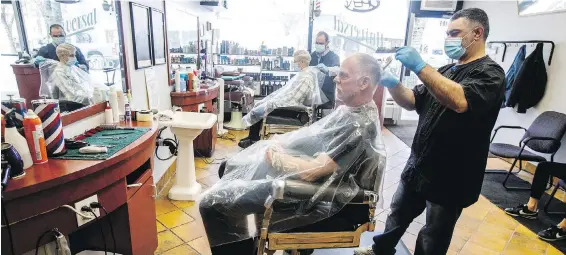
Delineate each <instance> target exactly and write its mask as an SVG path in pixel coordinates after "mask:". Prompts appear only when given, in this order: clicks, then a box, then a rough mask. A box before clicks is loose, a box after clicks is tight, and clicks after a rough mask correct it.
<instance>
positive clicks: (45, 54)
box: [35, 24, 89, 72]
mask: <svg viewBox="0 0 566 255" xmlns="http://www.w3.org/2000/svg"><path fill="white" fill-rule="evenodd" d="M49 36H51V43H50V44H47V45H45V46H43V47H41V48H39V52H38V53H37V55H36V56H35V64H36V65H39V63H41V62H42V61H44V60H45V59H53V60H56V61H59V57H58V56H57V51H56V48H57V46H59V45H60V44H63V43H65V40H66V34H65V30H64V29H63V27H62V26H61V25H59V24H53V25H51V26H50V27H49ZM75 49H76V53H75V55H76V60H77V63H76V65H77V66H78V67H79V68H81V69H83V70H84V71H86V72H88V70H89V68H88V64H87V62H86V60H85V56H84V55H83V53H82V52H81V50H80V49H79V48H77V47H75Z"/></svg>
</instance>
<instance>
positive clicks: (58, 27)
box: [0, 0, 126, 112]
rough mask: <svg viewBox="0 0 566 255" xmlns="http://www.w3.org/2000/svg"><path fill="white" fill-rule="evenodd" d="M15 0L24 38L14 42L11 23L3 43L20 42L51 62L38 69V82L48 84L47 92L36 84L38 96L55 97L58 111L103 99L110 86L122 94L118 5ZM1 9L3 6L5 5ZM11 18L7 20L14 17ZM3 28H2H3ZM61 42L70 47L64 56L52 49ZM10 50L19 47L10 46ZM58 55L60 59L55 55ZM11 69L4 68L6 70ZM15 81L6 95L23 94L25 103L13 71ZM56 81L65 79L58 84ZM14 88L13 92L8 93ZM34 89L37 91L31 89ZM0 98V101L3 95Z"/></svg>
mask: <svg viewBox="0 0 566 255" xmlns="http://www.w3.org/2000/svg"><path fill="white" fill-rule="evenodd" d="M18 2H19V7H20V8H21V20H22V21H23V22H22V23H23V28H24V29H25V38H23V39H22V40H18V38H19V36H21V35H22V34H23V33H18V30H15V29H14V27H11V28H12V29H11V30H10V31H12V33H7V34H9V36H11V37H13V38H8V40H7V42H13V43H14V44H18V42H20V41H23V42H25V43H26V44H27V48H28V51H29V54H30V55H31V56H32V57H37V56H41V57H44V58H45V59H47V60H49V61H47V60H46V61H45V62H52V64H51V65H50V66H49V67H46V68H43V67H42V68H40V69H39V70H40V76H41V79H42V80H43V83H42V84H51V85H52V86H47V87H48V88H49V91H48V92H46V91H45V89H46V86H43V85H42V86H41V89H39V90H40V93H39V94H40V95H48V97H49V98H53V99H58V100H59V102H60V108H61V111H62V112H71V111H74V110H77V109H80V108H82V107H86V106H90V105H94V104H97V103H100V102H104V101H106V100H107V98H108V97H109V95H108V93H109V91H110V88H111V87H113V88H114V90H115V91H118V92H119V93H120V95H125V94H126V93H124V92H126V87H125V86H126V85H125V82H124V80H123V79H122V78H123V74H124V70H123V68H122V67H123V61H122V57H121V56H122V52H121V51H122V45H121V43H122V40H121V32H120V31H121V30H119V27H120V26H121V25H120V20H119V17H118V14H117V11H118V10H117V6H116V5H117V4H119V2H118V1H114V0H89V1H67V2H65V1H58V0H29V1H18ZM3 3H4V1H3ZM3 7H4V5H3ZM4 9H6V10H8V8H3V10H4ZM3 16H4V15H3ZM12 16H14V15H12ZM12 16H10V18H11V19H12V18H14V19H15V18H17V17H12ZM10 24H12V23H10ZM0 26H2V25H0ZM3 26H6V25H3ZM12 26H15V23H13V24H12ZM4 30H5V31H8V30H7V28H4ZM10 34H11V35H10ZM63 44H65V45H71V47H67V48H65V51H64V52H65V54H64V55H60V54H59V53H60V52H59V53H58V52H57V51H58V46H59V45H63ZM14 48H20V46H19V45H15V47H14ZM59 56H64V57H63V59H60V58H59ZM11 64H13V63H11ZM8 66H10V65H8ZM40 66H41V65H40ZM10 69H11V68H10ZM69 70H75V71H69ZM13 73H14V72H13V71H12V70H10V74H13ZM16 79H17V83H16V84H17V86H10V88H11V89H12V91H10V93H11V94H16V95H18V94H19V97H25V98H26V99H28V100H27V101H28V102H29V99H30V96H29V93H26V91H22V90H25V89H29V87H26V86H22V85H21V84H20V83H21V80H20V78H19V77H17V75H16ZM28 79H29V78H28ZM62 80H63V81H65V82H61V81H62ZM46 81H49V82H50V83H46ZM16 84H12V85H16ZM57 84H59V85H61V84H65V86H63V85H62V86H57ZM14 88H16V89H17V90H16V91H14ZM69 88H71V89H69ZM34 90H35V91H37V88H34ZM3 92H4V91H3ZM14 92H18V93H14ZM69 94H72V95H71V96H69ZM35 95H37V94H35ZM16 97H18V96H16ZM2 99H5V97H4V95H3V98H2ZM32 99H34V98H32ZM28 108H30V106H28Z"/></svg>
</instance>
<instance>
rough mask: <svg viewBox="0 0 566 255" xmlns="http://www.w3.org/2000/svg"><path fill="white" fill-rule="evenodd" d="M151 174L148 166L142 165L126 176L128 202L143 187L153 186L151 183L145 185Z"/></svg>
mask: <svg viewBox="0 0 566 255" xmlns="http://www.w3.org/2000/svg"><path fill="white" fill-rule="evenodd" d="M152 173H153V171H152V170H151V168H150V167H149V164H143V165H142V166H141V167H139V168H138V169H137V170H135V171H133V172H131V173H130V174H129V175H128V176H126V193H127V196H128V200H129V199H130V198H131V197H132V196H133V195H134V194H136V192H138V190H139V189H140V188H141V187H142V186H143V185H153V182H152V183H147V184H146V182H147V180H149V179H150V178H151V174H152Z"/></svg>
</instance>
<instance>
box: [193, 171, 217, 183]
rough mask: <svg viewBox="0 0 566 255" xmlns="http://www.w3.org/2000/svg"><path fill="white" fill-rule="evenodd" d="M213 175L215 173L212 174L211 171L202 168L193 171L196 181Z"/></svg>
mask: <svg viewBox="0 0 566 255" xmlns="http://www.w3.org/2000/svg"><path fill="white" fill-rule="evenodd" d="M213 174H215V173H213V172H212V171H209V170H206V169H203V168H201V169H196V170H195V175H196V178H197V180H198V179H202V178H205V177H208V176H211V175H213Z"/></svg>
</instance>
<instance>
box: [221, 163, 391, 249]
mask: <svg viewBox="0 0 566 255" xmlns="http://www.w3.org/2000/svg"><path fill="white" fill-rule="evenodd" d="M225 167H226V161H224V162H222V163H221V164H220V168H219V169H218V175H219V177H220V178H222V176H223V175H224V168H225ZM369 171H373V169H372V170H369ZM361 176H366V177H367V174H366V173H365V171H359V172H358V176H357V177H356V178H361ZM358 183H362V182H358ZM372 183H374V184H373V185H371V187H360V189H359V190H358V192H357V194H356V195H355V197H354V198H353V199H352V200H351V201H350V203H348V204H347V205H345V206H344V207H343V208H342V209H341V210H340V211H339V212H338V213H336V214H334V215H333V216H331V217H329V218H326V219H324V220H321V221H318V222H315V223H312V224H310V225H306V226H302V227H299V228H295V229H291V230H288V231H284V232H274V231H272V230H271V229H270V220H271V215H272V213H273V212H274V210H277V209H274V208H273V206H272V205H273V204H274V202H275V201H277V200H289V199H310V198H312V197H313V196H314V195H315V194H316V193H317V191H318V190H319V189H320V186H319V185H317V184H314V183H310V182H303V181H298V180H278V181H275V182H273V185H272V191H271V196H270V197H268V198H267V201H266V202H265V212H264V217H263V221H262V223H261V227H260V229H259V232H258V233H259V236H258V237H257V244H258V249H257V254H258V255H263V254H264V253H266V254H269V255H272V254H274V253H275V252H276V251H278V250H285V251H287V252H288V253H290V254H295V255H308V254H311V253H313V252H314V249H327V248H349V247H359V246H360V237H361V235H362V234H363V233H364V232H366V231H369V232H373V231H374V229H375V207H376V205H377V202H378V200H379V191H378V189H379V185H380V183H375V182H372ZM338 192H341V191H340V190H338V189H337V188H327V189H326V191H325V194H322V197H323V198H322V199H321V201H331V200H332V197H333V196H335V194H336V193H338ZM343 192H351V190H350V189H348V191H346V190H345V191H343Z"/></svg>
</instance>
